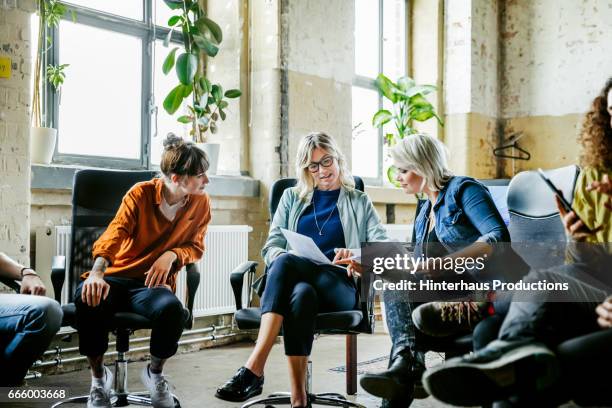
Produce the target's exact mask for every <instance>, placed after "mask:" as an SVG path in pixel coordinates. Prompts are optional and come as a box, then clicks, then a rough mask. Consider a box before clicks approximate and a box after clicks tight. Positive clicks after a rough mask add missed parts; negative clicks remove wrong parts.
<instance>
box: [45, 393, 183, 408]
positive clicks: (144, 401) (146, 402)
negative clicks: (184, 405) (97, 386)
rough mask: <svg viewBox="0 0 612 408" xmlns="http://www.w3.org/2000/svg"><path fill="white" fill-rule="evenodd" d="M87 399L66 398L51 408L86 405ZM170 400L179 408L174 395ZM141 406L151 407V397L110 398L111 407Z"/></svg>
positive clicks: (83, 397)
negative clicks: (65, 405) (172, 399)
mask: <svg viewBox="0 0 612 408" xmlns="http://www.w3.org/2000/svg"><path fill="white" fill-rule="evenodd" d="M87 398H89V395H80V396H78V397H71V398H66V399H65V400H61V401H58V402H56V403H55V404H53V405H51V408H55V407H59V406H60V405H64V404H78V403H83V404H86V403H87ZM172 398H174V408H181V403H180V402H179V400H178V398H176V395H174V394H172ZM132 404H133V405H141V406H146V407H152V406H153V403H152V402H151V397H149V393H148V392H131V393H128V394H120V395H113V397H112V398H111V405H112V406H113V407H127V406H130V405H132Z"/></svg>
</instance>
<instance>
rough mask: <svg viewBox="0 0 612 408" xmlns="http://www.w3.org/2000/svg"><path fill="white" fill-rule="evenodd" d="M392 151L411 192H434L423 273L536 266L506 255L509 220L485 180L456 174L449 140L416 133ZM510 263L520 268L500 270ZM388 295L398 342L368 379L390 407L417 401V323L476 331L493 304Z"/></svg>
mask: <svg viewBox="0 0 612 408" xmlns="http://www.w3.org/2000/svg"><path fill="white" fill-rule="evenodd" d="M391 156H392V158H393V164H394V166H395V169H396V172H397V181H398V182H399V184H400V186H401V188H402V189H403V190H404V192H405V193H406V194H422V195H423V196H425V197H426V198H427V200H426V201H425V202H424V203H423V205H421V206H420V209H419V212H418V213H417V214H416V218H415V222H414V229H415V237H416V242H415V244H416V245H417V246H416V248H417V249H416V252H417V253H415V256H422V257H424V259H426V262H424V265H423V267H422V268H420V270H419V271H417V272H416V276H417V279H419V278H423V279H434V280H435V279H437V280H441V279H442V278H444V279H445V280H447V281H450V280H453V281H454V280H462V281H467V282H478V281H481V280H485V279H489V278H490V276H487V274H488V272H489V271H492V270H493V271H496V272H497V273H498V276H499V275H501V276H504V277H507V276H508V275H516V276H521V275H523V274H524V273H527V271H528V266H527V265H526V264H525V263H524V262H523V261H522V259H520V258H519V257H518V255H516V254H515V253H513V252H509V253H507V254H506V255H505V257H504V260H503V262H500V260H501V258H500V255H501V254H500V253H499V252H501V251H498V250H499V246H495V245H496V244H497V243H500V242H509V241H510V233H509V232H508V229H507V227H506V224H505V223H504V220H503V218H502V216H501V215H500V213H499V211H498V210H497V207H496V206H495V203H494V201H493V198H492V197H491V194H490V193H489V190H488V189H487V188H486V187H485V186H484V185H482V184H481V183H479V182H478V181H477V180H475V179H473V178H471V177H465V176H456V175H453V173H452V172H451V171H450V170H449V168H448V158H447V156H448V155H447V150H446V147H445V146H444V145H443V144H442V142H440V141H439V140H437V139H435V138H433V137H431V136H429V135H425V134H415V135H410V136H408V137H405V138H403V139H402V140H401V141H400V142H399V143H398V144H396V145H395V146H394V147H393V149H392V150H391ZM494 246H495V248H494ZM494 255H495V256H494ZM480 257H481V258H486V262H484V264H485V266H484V268H483V269H482V270H477V269H476V268H467V269H466V270H464V271H461V272H460V271H458V270H457V271H455V270H450V271H446V270H441V269H440V265H442V264H443V263H444V264H446V263H447V261H448V260H452V259H458V258H464V259H467V258H474V259H477V258H480ZM504 263H505V264H506V265H511V267H512V269H513V270H512V271H507V272H504V271H500V270H501V269H504V267H503V264H504ZM500 264H501V265H500ZM505 269H507V267H506V268H505ZM463 272H465V273H463ZM444 295H445V296H446V297H445V299H449V298H450V299H449V300H453V299H457V298H461V297H463V296H464V293H461V292H460V291H456V292H454V293H450V294H448V293H445V294H444ZM448 295H450V296H448ZM383 296H384V300H385V311H386V317H387V325H388V327H389V334H390V335H391V340H392V343H393V346H392V350H391V358H390V363H389V369H388V370H387V371H384V372H381V373H376V374H366V375H364V376H363V377H361V380H360V383H361V386H362V387H363V388H364V389H365V390H366V391H367V392H369V393H371V394H373V395H376V396H379V397H382V398H384V399H385V400H386V401H384V403H383V406H389V407H391V406H392V407H405V406H408V405H410V402H411V400H412V398H413V389H414V386H415V384H417V383H419V380H420V377H421V374H422V373H423V372H424V370H425V361H424V353H423V352H421V351H417V350H419V348H418V347H417V339H418V337H417V335H416V333H417V328H418V329H419V330H421V331H422V332H424V333H426V334H428V335H431V336H449V335H454V334H458V333H462V332H469V331H471V330H472V328H473V327H474V326H475V325H476V323H478V322H479V321H480V320H482V319H483V318H484V317H485V316H486V315H487V313H488V309H489V304H488V303H487V302H485V301H478V302H476V301H470V300H467V301H457V302H456V301H448V302H447V301H443V302H431V303H426V304H423V305H421V306H419V303H418V302H416V301H415V300H414V299H413V298H412V297H413V294H411V293H404V292H399V291H388V290H387V291H385V292H384V293H383ZM453 296H455V297H453ZM440 299H442V297H440ZM431 300H436V299H431ZM479 300H480V299H479Z"/></svg>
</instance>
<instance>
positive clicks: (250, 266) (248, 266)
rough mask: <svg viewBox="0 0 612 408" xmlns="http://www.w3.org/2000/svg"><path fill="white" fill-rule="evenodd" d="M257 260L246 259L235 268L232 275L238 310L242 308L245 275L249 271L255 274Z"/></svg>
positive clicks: (231, 279)
mask: <svg viewBox="0 0 612 408" xmlns="http://www.w3.org/2000/svg"><path fill="white" fill-rule="evenodd" d="M256 269H257V262H254V261H246V262H243V263H241V264H240V265H238V266H237V267H236V269H234V270H233V271H232V273H231V275H230V283H231V285H232V291H233V292H234V299H235V300H236V310H240V309H242V286H243V285H244V275H245V274H246V273H247V272H248V273H252V274H255V270H256Z"/></svg>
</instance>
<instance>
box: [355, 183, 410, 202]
mask: <svg viewBox="0 0 612 408" xmlns="http://www.w3.org/2000/svg"><path fill="white" fill-rule="evenodd" d="M365 192H366V193H367V194H368V196H370V199H371V200H372V202H373V203H382V204H416V203H417V199H416V197H415V195H414V194H406V193H404V192H403V191H402V190H401V189H399V188H393V187H380V186H365Z"/></svg>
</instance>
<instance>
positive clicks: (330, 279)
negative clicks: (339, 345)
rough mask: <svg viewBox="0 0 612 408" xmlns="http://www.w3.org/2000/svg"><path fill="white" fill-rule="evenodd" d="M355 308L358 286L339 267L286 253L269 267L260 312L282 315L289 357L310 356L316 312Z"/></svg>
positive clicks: (286, 351) (286, 350)
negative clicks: (316, 262) (317, 263)
mask: <svg viewBox="0 0 612 408" xmlns="http://www.w3.org/2000/svg"><path fill="white" fill-rule="evenodd" d="M356 308H357V288H356V286H355V283H354V281H353V279H352V278H349V277H348V276H347V275H346V271H343V270H342V269H340V268H337V267H333V266H325V265H316V264H314V263H312V262H311V261H309V260H307V259H304V258H301V257H299V256H296V255H293V254H289V253H285V254H282V255H280V256H279V257H278V258H276V259H275V260H274V261H273V262H272V264H271V265H270V267H269V268H268V276H267V277H266V288H265V290H264V293H263V296H262V299H261V311H262V314H263V313H269V312H274V313H278V314H280V315H283V317H284V320H283V338H284V344H285V354H286V355H288V356H308V355H310V352H311V351H312V342H313V338H314V329H315V319H316V316H317V313H325V312H341V311H347V310H354V309H356Z"/></svg>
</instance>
